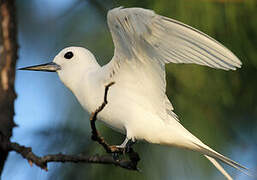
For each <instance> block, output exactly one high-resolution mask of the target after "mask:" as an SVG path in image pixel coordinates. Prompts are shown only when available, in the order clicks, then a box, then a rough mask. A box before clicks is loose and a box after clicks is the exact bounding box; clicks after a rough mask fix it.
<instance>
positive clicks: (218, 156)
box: [194, 143, 252, 176]
mask: <svg viewBox="0 0 257 180" xmlns="http://www.w3.org/2000/svg"><path fill="white" fill-rule="evenodd" d="M194 144H195V145H196V146H198V147H199V148H200V152H201V153H203V154H204V155H207V156H209V157H212V158H215V159H219V160H220V161H222V162H224V163H225V164H228V165H230V166H232V167H234V168H236V169H237V170H239V171H241V172H243V173H244V174H246V175H248V176H252V175H251V174H250V173H249V169H248V168H246V167H244V166H243V165H241V164H239V163H237V162H235V161H233V160H231V159H229V158H228V157H226V156H223V155H222V154H220V153H218V152H216V151H214V150H212V149H211V148H210V147H208V146H207V145H204V144H202V145H199V144H196V143H194ZM208 159H209V158H208ZM211 162H212V161H211ZM212 163H213V162H212ZM214 165H215V164H214ZM219 170H220V169H219Z"/></svg>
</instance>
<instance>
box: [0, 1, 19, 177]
mask: <svg viewBox="0 0 257 180" xmlns="http://www.w3.org/2000/svg"><path fill="white" fill-rule="evenodd" d="M15 12H16V10H15V2H14V0H0V15H1V44H0V58H1V59H0V141H2V140H3V139H4V138H8V139H10V137H11V136H12V129H13V127H14V126H15V123H14V121H13V116H14V100H15V98H16V93H15V91H14V80H15V67H16V60H17V58H18V56H17V50H18V45H17V29H16V14H15ZM7 156H8V150H7V149H6V148H4V147H0V175H1V173H2V170H3V167H4V164H5V161H6V158H7Z"/></svg>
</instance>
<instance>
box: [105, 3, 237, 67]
mask: <svg viewBox="0 0 257 180" xmlns="http://www.w3.org/2000/svg"><path fill="white" fill-rule="evenodd" d="M108 25H109V28H110V31H111V33H112V38H113V42H114V45H115V55H119V56H120V55H125V56H126V58H128V59H130V58H134V57H138V56H142V55H143V56H145V60H146V59H147V60H153V59H154V60H157V61H158V62H159V63H160V64H163V63H169V62H173V63H195V64H200V65H206V66H209V67H212V68H219V69H225V70H229V69H233V70H235V69H236V67H240V66H241V62H240V60H239V59H238V58H237V57H236V56H235V55H234V54H233V53H232V52H231V51H230V50H228V49H227V48H226V47H224V46H223V45H222V44H220V43H219V42H217V41H216V40H214V39H213V38H211V37H209V36H208V35H206V34H204V33H202V32H200V31H198V30H197V29H194V28H192V27H190V26H188V25H186V24H183V23H181V22H178V21H176V20H173V19H170V18H167V17H163V16H160V15H157V14H155V13H154V12H153V11H151V10H146V9H142V8H127V9H122V8H116V9H113V10H111V11H109V13H108ZM142 52H143V53H142ZM141 53H142V54H141Z"/></svg>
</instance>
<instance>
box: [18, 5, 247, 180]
mask: <svg viewBox="0 0 257 180" xmlns="http://www.w3.org/2000/svg"><path fill="white" fill-rule="evenodd" d="M107 19H108V26H109V29H110V31H111V34H112V38H113V43H114V45H115V51H114V56H113V58H112V60H111V61H110V62H109V63H108V64H107V65H105V66H103V67H100V66H99V64H98V63H97V61H96V60H95V57H94V56H93V55H92V54H91V53H90V52H89V51H88V50H86V49H84V48H81V47H68V48H65V49H63V50H62V51H61V52H60V53H59V54H58V55H57V56H56V57H55V59H54V61H53V63H54V65H52V66H54V67H55V68H56V71H57V73H58V75H59V77H60V79H61V81H62V82H63V83H64V84H65V85H66V86H67V87H68V88H69V89H70V90H71V91H72V92H73V93H74V94H75V96H76V97H77V99H78V100H79V102H80V103H81V105H82V106H83V107H84V109H86V110H87V111H88V112H92V111H95V110H96V108H97V107H98V106H99V105H100V104H101V103H102V101H103V96H104V87H105V85H106V84H108V83H110V82H112V81H114V82H115V84H114V85H113V86H112V87H111V88H110V91H109V93H108V102H109V103H108V105H107V106H106V107H105V108H104V110H103V111H101V112H100V114H99V118H100V120H102V121H103V122H104V123H106V124H107V125H109V126H111V127H112V128H114V129H115V130H117V131H119V132H122V133H124V134H126V136H127V139H132V140H135V139H144V140H146V141H148V142H150V143H157V144H163V145H168V146H176V147H181V148H186V149H190V150H193V151H198V152H200V153H202V154H203V155H204V156H205V157H206V158H207V159H209V160H210V161H211V162H212V163H213V164H214V165H215V167H216V168H217V169H218V170H220V171H221V173H223V174H224V176H225V177H226V178H227V179H232V178H231V176H230V175H229V174H228V173H227V172H226V171H225V170H224V169H223V168H222V167H221V166H220V164H219V163H218V162H217V161H216V160H215V159H218V160H221V161H222V162H224V163H227V164H228V165H230V166H232V167H235V168H237V169H239V170H241V171H243V172H244V170H245V169H246V168H245V167H243V166H241V165H240V164H238V163H236V162H235V161H233V160H231V159H229V158H227V157H225V156H223V155H221V154H219V153H217V152H216V151H214V150H212V149H211V148H210V147H208V146H207V145H205V144H204V143H202V142H201V141H200V140H199V139H197V138H196V137H195V136H194V135H192V134H191V133H190V132H189V131H188V130H186V129H185V128H184V127H183V126H182V125H181V124H180V123H179V121H178V117H177V116H176V114H175V113H174V112H173V110H174V109H173V106H172V104H171V103H170V101H169V99H168V98H167V96H166V80H165V63H170V62H172V63H195V64H199V65H205V66H209V67H212V68H218V69H224V70H230V69H232V70H235V69H236V68H239V67H240V66H241V62H240V60H239V59H238V58H237V57H236V56H235V55H234V54H233V53H232V52H231V51H230V50H228V49H227V48H226V47H224V46H223V45H222V44H220V43H219V42H217V41H216V40H214V39H213V38H211V37H209V36H208V35H206V34H204V33H202V32H200V31H198V30H197V29H194V28H192V27H190V26H188V25H186V24H183V23H181V22H178V21H176V20H173V19H170V18H167V17H163V16H160V15H157V14H155V13H154V12H153V11H151V10H146V9H142V8H127V9H123V8H115V9H113V10H111V11H109V12H108V16H107ZM67 54H68V55H67ZM71 54H72V56H71ZM48 66H49V65H48ZM40 68H42V70H46V67H45V66H32V67H28V68H23V69H27V70H40ZM48 68H49V67H48ZM51 71H53V70H52V69H51ZM125 144H126V141H125V143H124V144H123V145H125Z"/></svg>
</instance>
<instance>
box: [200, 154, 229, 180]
mask: <svg viewBox="0 0 257 180" xmlns="http://www.w3.org/2000/svg"><path fill="white" fill-rule="evenodd" d="M204 156H205V157H206V158H207V159H208V160H209V161H210V162H211V163H212V164H213V165H214V166H215V167H216V168H217V169H218V170H219V171H220V172H221V173H222V174H223V175H224V176H225V177H226V178H227V179H228V180H233V178H232V177H231V176H230V175H229V174H228V173H227V171H225V169H223V167H222V166H221V165H220V164H219V163H218V162H217V161H216V160H215V159H214V158H212V157H209V156H207V155H204Z"/></svg>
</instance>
